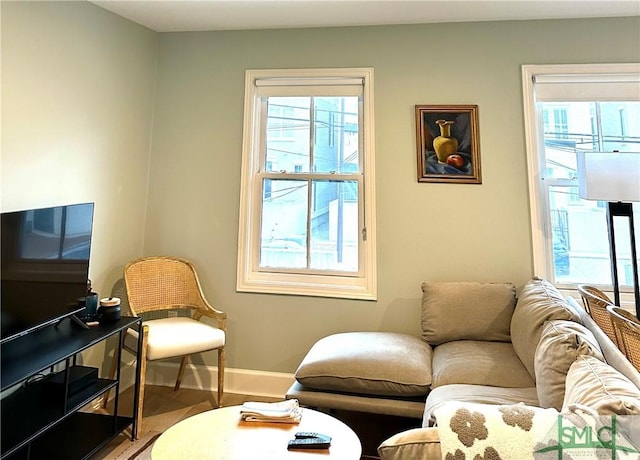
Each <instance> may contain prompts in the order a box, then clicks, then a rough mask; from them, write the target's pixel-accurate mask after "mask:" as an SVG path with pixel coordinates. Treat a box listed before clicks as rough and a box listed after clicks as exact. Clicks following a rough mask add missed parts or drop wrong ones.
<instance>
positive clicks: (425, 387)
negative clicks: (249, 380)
mask: <svg viewBox="0 0 640 460" xmlns="http://www.w3.org/2000/svg"><path fill="white" fill-rule="evenodd" d="M295 378H296V380H297V381H298V382H300V384H302V385H304V386H305V387H307V388H313V389H316V390H328V391H339V392H348V393H358V394H367V395H378V396H424V395H426V394H427V392H428V391H429V385H430V384H431V347H430V346H429V345H428V344H427V343H425V342H424V341H422V340H420V338H419V337H414V336H412V335H408V334H399V333H392V332H345V333H341V334H333V335H330V336H328V337H324V338H322V339H320V340H318V341H317V342H316V343H315V344H314V345H313V347H311V350H309V352H308V353H307V355H306V356H305V357H304V359H303V360H302V362H301V363H300V366H298V369H297V370H296V374H295Z"/></svg>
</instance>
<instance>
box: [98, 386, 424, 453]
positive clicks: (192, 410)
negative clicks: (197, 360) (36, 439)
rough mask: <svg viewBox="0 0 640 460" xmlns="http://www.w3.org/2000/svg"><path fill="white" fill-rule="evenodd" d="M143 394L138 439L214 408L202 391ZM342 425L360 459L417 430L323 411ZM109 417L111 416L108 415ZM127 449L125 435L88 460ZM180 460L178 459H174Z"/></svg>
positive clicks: (235, 397) (413, 422)
mask: <svg viewBox="0 0 640 460" xmlns="http://www.w3.org/2000/svg"><path fill="white" fill-rule="evenodd" d="M145 388H146V390H145V403H144V413H143V420H142V430H141V431H140V432H139V433H138V438H143V437H144V436H145V435H146V434H150V433H162V432H164V431H165V430H166V429H167V428H169V427H171V426H172V425H175V424H176V423H178V422H179V421H181V420H183V419H185V418H187V417H191V416H192V415H196V414H199V413H201V412H205V411H208V410H211V409H213V408H215V397H214V395H213V394H212V393H210V392H207V391H202V390H189V389H180V390H178V391H173V387H162V386H154V385H147V386H146V387H145ZM132 395H133V389H131V388H130V389H128V390H126V391H125V392H123V393H122V394H121V396H120V402H119V407H120V408H121V410H120V411H119V412H120V413H121V414H123V415H124V414H126V415H128V416H130V415H131V414H132V413H133V411H132V410H131V407H132V401H133V396H132ZM278 400H281V399H274V398H264V397H259V396H253V395H242V394H233V393H225V394H224V397H223V401H222V402H223V406H235V405H238V404H242V403H244V402H246V401H265V402H273V401H278ZM324 412H327V413H329V414H330V415H332V416H333V417H336V418H337V419H339V420H341V421H342V422H344V423H346V424H347V425H348V426H349V427H350V428H351V429H352V430H353V431H355V433H356V434H357V435H358V438H360V441H361V443H362V453H363V458H377V447H378V445H380V443H381V442H382V441H384V440H385V439H387V438H388V437H389V436H391V435H393V434H395V433H399V432H401V431H404V430H407V429H409V428H417V427H419V426H421V420H419V419H409V418H404V417H392V416H384V415H376V414H364V413H359V412H349V411H326V410H325V411H324ZM111 413H112V412H111ZM129 447H131V433H130V431H128V430H127V431H125V432H124V433H121V434H120V435H118V436H117V437H116V438H114V439H113V440H112V441H111V442H110V443H109V444H107V445H106V446H105V447H103V448H102V449H101V450H100V451H99V452H98V453H96V454H95V455H94V456H93V457H91V460H115V459H116V458H117V459H118V460H123V457H120V458H118V456H119V455H120V454H121V453H123V452H124V451H125V450H127V448H129ZM176 460H182V459H176Z"/></svg>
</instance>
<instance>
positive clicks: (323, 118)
mask: <svg viewBox="0 0 640 460" xmlns="http://www.w3.org/2000/svg"><path fill="white" fill-rule="evenodd" d="M313 104H314V129H315V135H314V141H315V142H314V172H320V173H326V172H331V171H337V172H342V173H343V172H358V171H359V169H360V168H359V165H358V160H359V158H358V98H357V97H316V98H314V100H313Z"/></svg>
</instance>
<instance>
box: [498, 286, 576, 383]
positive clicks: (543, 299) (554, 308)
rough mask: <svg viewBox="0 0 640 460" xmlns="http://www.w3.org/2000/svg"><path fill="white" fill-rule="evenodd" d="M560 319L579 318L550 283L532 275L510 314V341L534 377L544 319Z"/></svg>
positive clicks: (572, 319)
mask: <svg viewBox="0 0 640 460" xmlns="http://www.w3.org/2000/svg"><path fill="white" fill-rule="evenodd" d="M557 319H563V320H568V321H576V322H579V321H580V317H579V316H578V314H577V313H576V312H575V311H574V310H573V308H571V307H570V306H569V305H568V304H567V302H566V301H565V299H564V297H563V296H562V294H560V291H558V290H557V289H556V288H555V286H554V285H553V284H551V283H550V282H548V281H546V280H543V279H542V278H533V279H532V280H531V281H529V282H528V283H526V284H525V285H524V286H522V288H521V289H520V292H519V295H518V302H517V303H516V309H515V311H514V312H513V317H512V318H511V342H512V343H513V348H514V349H515V350H516V353H517V354H518V357H519V358H520V361H522V364H524V366H525V367H526V368H527V370H528V371H529V374H531V377H533V379H534V380H535V378H536V374H535V365H534V357H535V354H536V348H537V346H538V342H539V341H540V335H541V334H542V327H543V326H544V323H545V322H546V321H551V320H557Z"/></svg>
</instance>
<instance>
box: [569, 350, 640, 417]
mask: <svg viewBox="0 0 640 460" xmlns="http://www.w3.org/2000/svg"><path fill="white" fill-rule="evenodd" d="M572 404H580V405H583V406H588V407H591V408H592V409H594V410H596V412H598V413H599V414H605V415H613V414H616V415H640V389H639V388H638V387H637V386H635V385H634V384H633V383H632V382H631V381H630V380H629V379H628V378H627V377H625V376H624V375H622V374H621V373H620V372H618V371H617V370H616V369H615V368H613V367H612V366H609V365H608V364H606V363H604V362H602V361H600V360H599V359H598V358H595V357H593V356H578V358H577V359H576V361H575V362H574V363H573V364H572V365H571V367H570V368H569V372H568V374H567V390H566V393H565V396H564V403H563V406H562V411H563V412H564V411H565V410H568V409H569V408H570V406H571V405H572Z"/></svg>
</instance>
